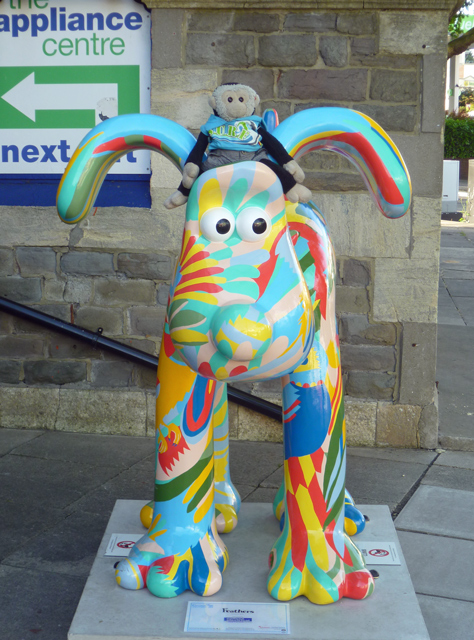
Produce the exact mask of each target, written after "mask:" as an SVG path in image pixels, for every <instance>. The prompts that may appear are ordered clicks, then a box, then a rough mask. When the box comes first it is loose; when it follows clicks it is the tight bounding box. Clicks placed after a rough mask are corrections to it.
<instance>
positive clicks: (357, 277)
mask: <svg viewBox="0 0 474 640" xmlns="http://www.w3.org/2000/svg"><path fill="white" fill-rule="evenodd" d="M370 281H371V264H370V262H368V261H367V260H356V259H355V258H348V259H347V260H344V263H343V276H342V282H343V283H344V284H345V285H347V286H349V287H366V286H367V285H368V284H370Z"/></svg>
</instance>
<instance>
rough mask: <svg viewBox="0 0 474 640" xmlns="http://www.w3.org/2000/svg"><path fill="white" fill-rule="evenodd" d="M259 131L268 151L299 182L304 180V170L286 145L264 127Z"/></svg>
mask: <svg viewBox="0 0 474 640" xmlns="http://www.w3.org/2000/svg"><path fill="white" fill-rule="evenodd" d="M258 133H259V134H260V136H261V138H262V143H263V146H264V147H265V149H266V150H267V151H268V153H269V154H270V155H271V156H272V157H273V158H274V159H275V160H276V161H277V162H278V164H279V165H280V166H281V167H283V169H285V170H286V171H288V173H290V174H291V175H292V176H293V178H294V179H295V180H296V182H298V183H300V184H301V183H302V182H303V180H304V172H303V169H302V168H301V167H300V165H299V164H298V163H297V162H296V160H293V158H292V157H291V156H290V154H289V153H288V151H287V150H286V149H285V147H284V146H283V145H282V144H281V142H280V141H279V140H277V139H276V138H275V137H274V136H272V134H271V133H268V131H266V130H265V129H264V128H263V127H259V128H258Z"/></svg>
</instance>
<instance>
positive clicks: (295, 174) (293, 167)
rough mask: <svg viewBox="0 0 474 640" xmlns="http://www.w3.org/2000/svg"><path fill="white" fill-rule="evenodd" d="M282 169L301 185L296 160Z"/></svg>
mask: <svg viewBox="0 0 474 640" xmlns="http://www.w3.org/2000/svg"><path fill="white" fill-rule="evenodd" d="M185 168H186V167H185ZM283 169H285V171H288V173H291V175H292V176H293V178H294V179H295V180H296V182H298V183H299V184H302V183H303V180H304V171H303V169H302V168H301V167H300V165H299V164H298V163H297V162H296V160H291V161H290V162H287V163H286V164H284V165H283Z"/></svg>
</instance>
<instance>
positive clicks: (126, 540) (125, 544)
mask: <svg viewBox="0 0 474 640" xmlns="http://www.w3.org/2000/svg"><path fill="white" fill-rule="evenodd" d="M142 537H143V534H142V533H113V534H112V535H111V536H110V540H109V544H108V545H107V549H106V550H105V553H104V555H105V556H114V557H126V556H128V554H129V553H130V549H131V548H132V547H133V545H134V544H135V542H137V541H138V540H140V538H142Z"/></svg>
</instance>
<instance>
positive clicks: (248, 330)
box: [211, 304, 272, 361]
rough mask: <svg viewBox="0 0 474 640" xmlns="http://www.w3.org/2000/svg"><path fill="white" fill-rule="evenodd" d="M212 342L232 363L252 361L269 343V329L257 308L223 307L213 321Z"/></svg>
mask: <svg viewBox="0 0 474 640" xmlns="http://www.w3.org/2000/svg"><path fill="white" fill-rule="evenodd" d="M211 326H212V339H213V341H214V344H215V345H216V347H217V349H218V350H219V351H220V352H221V353H222V354H223V355H224V356H226V357H227V358H230V359H231V360H242V361H244V360H247V361H248V360H254V359H255V358H259V357H260V356H262V355H263V354H264V353H265V351H266V350H267V349H268V347H269V346H270V344H271V342H272V325H271V323H270V322H269V321H268V320H267V318H266V317H265V315H264V313H263V312H262V311H260V310H259V309H258V306H257V305H242V304H234V305H229V306H226V307H222V308H221V309H219V311H217V313H216V314H215V316H214V318H213V320H212V325H211Z"/></svg>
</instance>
